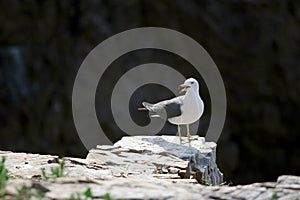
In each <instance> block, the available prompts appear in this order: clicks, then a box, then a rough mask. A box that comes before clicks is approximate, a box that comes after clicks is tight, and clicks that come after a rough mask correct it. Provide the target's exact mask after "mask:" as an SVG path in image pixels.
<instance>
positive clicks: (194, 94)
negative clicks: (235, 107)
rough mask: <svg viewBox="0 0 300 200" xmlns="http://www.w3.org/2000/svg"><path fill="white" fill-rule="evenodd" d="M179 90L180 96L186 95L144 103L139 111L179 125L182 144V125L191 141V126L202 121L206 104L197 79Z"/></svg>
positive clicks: (186, 83) (192, 79) (188, 82)
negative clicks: (201, 95)
mask: <svg viewBox="0 0 300 200" xmlns="http://www.w3.org/2000/svg"><path fill="white" fill-rule="evenodd" d="M179 89H180V92H179V93H180V94H181V93H183V92H185V94H184V95H181V96H178V97H175V98H173V99H169V100H165V101H161V102H158V103H155V104H151V103H147V102H143V103H142V105H143V106H144V108H139V110H148V111H149V115H150V117H160V118H162V119H164V120H168V121H169V122H170V123H171V124H175V125H177V127H178V135H179V139H180V143H181V142H182V138H181V131H180V125H186V130H187V137H188V140H189V141H190V137H191V135H190V128H189V125H190V124H192V123H194V122H196V121H197V120H199V119H200V117H201V116H202V114H203V111H204V103H203V101H202V99H201V97H200V95H199V83H198V81H197V80H196V79H194V78H189V79H187V80H185V82H184V83H183V84H181V85H180V86H179Z"/></svg>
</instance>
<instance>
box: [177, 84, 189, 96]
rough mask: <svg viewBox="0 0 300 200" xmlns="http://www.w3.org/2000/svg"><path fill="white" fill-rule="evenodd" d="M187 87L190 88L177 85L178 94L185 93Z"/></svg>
mask: <svg viewBox="0 0 300 200" xmlns="http://www.w3.org/2000/svg"><path fill="white" fill-rule="evenodd" d="M189 87H190V86H188V85H184V84H181V85H179V87H178V89H179V94H182V93H184V92H186V91H187V89H188V88H189Z"/></svg>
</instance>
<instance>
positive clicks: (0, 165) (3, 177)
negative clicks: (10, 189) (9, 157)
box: [0, 157, 9, 197]
mask: <svg viewBox="0 0 300 200" xmlns="http://www.w3.org/2000/svg"><path fill="white" fill-rule="evenodd" d="M5 160H6V157H2V160H1V161H0V197H1V196H4V195H5V188H6V184H7V181H8V179H9V176H8V171H7V169H6V168H5V165H4V164H5Z"/></svg>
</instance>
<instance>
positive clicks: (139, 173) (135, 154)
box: [0, 136, 300, 200]
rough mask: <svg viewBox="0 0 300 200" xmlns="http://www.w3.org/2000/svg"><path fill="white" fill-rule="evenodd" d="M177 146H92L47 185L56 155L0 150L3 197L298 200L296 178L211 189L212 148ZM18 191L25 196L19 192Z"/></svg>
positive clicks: (129, 141)
mask: <svg viewBox="0 0 300 200" xmlns="http://www.w3.org/2000/svg"><path fill="white" fill-rule="evenodd" d="M178 143H179V141H178V139H177V138H176V137H173V136H156V137H141V136H136V137H125V138H123V139H122V140H121V141H119V142H117V143H116V144H115V145H113V146H97V147H96V148H95V149H92V150H91V151H90V153H89V154H88V156H87V158H86V159H80V158H66V167H65V171H66V176H65V177H61V178H55V179H49V180H43V179H42V176H41V168H45V169H46V172H47V173H50V169H51V167H57V166H58V165H59V164H58V162H59V158H58V157H57V156H52V155H39V154H27V153H13V152H4V151H0V157H1V156H6V158H7V161H6V163H5V164H6V168H7V169H8V171H9V174H10V177H11V178H10V180H9V182H8V184H7V187H6V191H7V195H6V196H5V197H4V198H6V199H14V198H16V197H20V196H21V197H22V198H23V199H28V198H29V199H30V198H31V199H70V197H71V196H72V195H73V196H74V195H78V194H81V197H83V196H82V194H83V192H84V191H86V190H87V189H88V188H90V189H91V190H92V193H93V195H94V197H95V199H103V198H104V195H105V194H107V193H109V194H110V196H111V197H112V198H113V199H120V198H122V199H168V200H173V199H197V200H198V199H199V200H201V199H253V200H256V199H259V200H264V199H281V200H285V199H291V200H296V199H297V198H298V199H300V177H297V176H280V177H279V178H278V180H277V182H274V183H273V182H269V183H254V184H250V185H243V186H227V185H217V183H220V182H221V180H222V174H221V173H220V171H219V170H218V168H217V165H216V163H215V150H216V145H215V144H214V143H205V141H204V140H203V138H198V137H194V138H193V140H192V142H191V146H189V145H188V143H186V144H183V145H180V144H178ZM199 177H201V178H200V179H199ZM203 178H207V180H208V181H203ZM209 181H211V182H209ZM199 183H203V184H207V183H210V184H208V185H209V186H207V185H203V184H199ZM211 184H216V185H215V186H212V185H211ZM210 185H211V186H210ZM22 187H23V189H24V188H25V189H26V190H27V193H24V191H23V193H20V191H22V190H20V189H21V188H22ZM26 190H25V191H26ZM28 191H29V192H28ZM25 194H27V195H28V194H29V196H25ZM41 194H42V196H41Z"/></svg>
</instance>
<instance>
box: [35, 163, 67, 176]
mask: <svg viewBox="0 0 300 200" xmlns="http://www.w3.org/2000/svg"><path fill="white" fill-rule="evenodd" d="M58 164H59V166H58V167H51V174H47V173H46V170H45V168H42V169H41V171H42V177H43V179H44V180H48V179H49V178H59V177H63V176H65V175H66V174H65V164H66V159H65V158H62V159H61V161H60V162H59V163H58Z"/></svg>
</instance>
